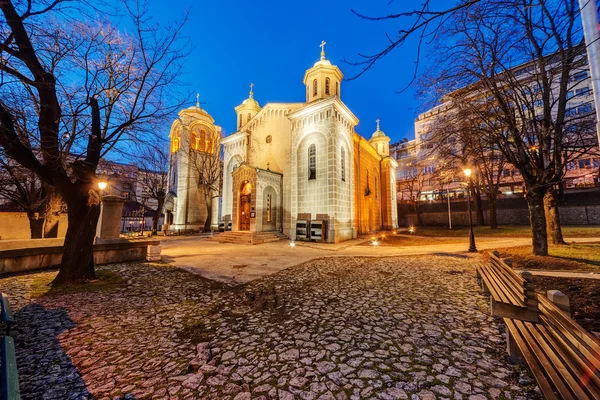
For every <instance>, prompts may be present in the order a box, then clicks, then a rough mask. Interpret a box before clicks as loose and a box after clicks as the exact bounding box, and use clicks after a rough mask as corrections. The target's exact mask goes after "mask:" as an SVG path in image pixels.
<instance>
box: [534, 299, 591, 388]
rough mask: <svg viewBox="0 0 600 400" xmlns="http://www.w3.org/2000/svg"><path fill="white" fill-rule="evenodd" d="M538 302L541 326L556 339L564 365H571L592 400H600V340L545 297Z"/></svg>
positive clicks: (580, 385)
mask: <svg viewBox="0 0 600 400" xmlns="http://www.w3.org/2000/svg"><path fill="white" fill-rule="evenodd" d="M538 298H539V301H540V313H541V315H540V322H541V323H542V324H543V325H544V326H545V327H546V329H547V332H548V334H550V335H552V336H553V337H554V340H555V343H557V346H558V347H559V348H560V351H559V352H558V354H560V356H561V358H562V360H563V361H562V362H563V363H566V364H567V365H568V367H569V369H570V370H571V372H572V373H573V375H574V377H576V383H577V385H578V386H579V387H581V388H582V389H584V390H585V391H586V392H588V393H589V394H590V395H591V398H600V340H599V339H598V338H596V337H595V336H594V335H592V334H590V333H589V332H587V331H586V330H585V329H584V328H583V327H582V326H581V325H579V324H578V323H577V322H575V321H574V320H573V319H571V318H570V317H569V315H568V314H566V313H565V312H564V311H562V310H561V309H560V308H559V307H558V306H557V305H556V304H554V303H552V301H550V300H549V299H547V298H546V297H545V296H543V295H541V294H540V295H539V296H538ZM566 360H570V363H568V362H567V361H566Z"/></svg>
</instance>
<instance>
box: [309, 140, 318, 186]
mask: <svg viewBox="0 0 600 400" xmlns="http://www.w3.org/2000/svg"><path fill="white" fill-rule="evenodd" d="M308 179H309V180H311V179H317V146H316V145H315V144H311V145H310V146H309V147H308Z"/></svg>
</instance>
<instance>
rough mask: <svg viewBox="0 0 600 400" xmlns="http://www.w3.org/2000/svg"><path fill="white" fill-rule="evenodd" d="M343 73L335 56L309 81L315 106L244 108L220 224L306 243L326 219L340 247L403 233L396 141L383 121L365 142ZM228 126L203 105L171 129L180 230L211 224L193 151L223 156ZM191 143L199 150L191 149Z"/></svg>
mask: <svg viewBox="0 0 600 400" xmlns="http://www.w3.org/2000/svg"><path fill="white" fill-rule="evenodd" d="M342 78H343V75H342V72H341V71H340V69H339V68H338V67H337V66H335V65H332V64H331V62H330V61H329V60H327V59H326V58H325V51H324V43H322V50H321V59H320V60H319V61H317V62H316V63H315V64H314V65H313V66H312V67H311V68H309V69H308V70H307V71H306V72H305V74H304V85H305V86H306V102H304V103H267V104H265V105H264V106H262V107H261V106H260V104H259V103H258V102H257V101H256V100H255V99H254V96H253V92H252V86H251V87H250V96H249V98H247V99H246V100H244V101H243V102H242V104H240V105H238V106H237V107H235V112H236V114H237V131H236V132H234V133H233V134H231V135H229V136H227V137H225V138H222V139H221V140H220V142H221V145H222V146H223V147H222V150H223V151H222V154H223V172H222V173H223V176H222V206H221V212H220V215H219V213H218V209H219V207H218V206H217V200H216V199H217V197H216V196H215V200H214V201H215V203H214V205H213V207H212V214H213V215H212V222H213V224H215V225H216V224H217V223H218V221H219V219H220V217H221V218H222V220H223V221H225V223H226V224H227V223H228V222H229V221H231V229H232V230H233V231H250V232H263V231H279V232H281V233H283V234H284V235H286V236H287V237H289V238H291V239H296V222H297V221H310V220H312V221H315V220H317V221H325V222H324V232H323V240H324V241H326V242H331V243H333V242H336V243H337V242H339V241H343V240H347V239H352V238H355V237H356V236H357V235H358V234H360V233H367V232H373V231H377V230H383V229H394V228H395V227H396V226H397V208H396V190H395V188H396V178H395V177H396V172H395V171H396V167H397V163H396V161H395V160H394V159H393V158H392V157H390V154H389V142H390V138H389V137H388V136H386V135H385V133H383V132H382V131H381V130H380V128H379V122H378V123H377V130H376V131H375V132H374V133H373V135H372V137H371V139H365V138H363V137H362V136H360V135H358V134H357V133H356V131H355V127H356V125H357V124H358V119H357V118H356V116H355V115H354V114H353V113H352V111H350V109H349V108H348V107H347V106H346V105H345V104H344V102H343V101H342V100H341V89H342V88H341V83H342ZM220 135H221V128H220V127H218V126H217V125H215V124H214V120H213V118H212V117H211V116H210V115H209V114H208V113H207V112H206V111H205V110H203V109H201V108H200V107H199V105H198V104H197V105H196V106H195V107H190V108H188V109H185V110H182V111H181V112H180V113H179V118H178V119H177V120H176V121H175V122H174V123H173V126H172V128H171V133H170V138H171V153H172V154H171V165H170V174H169V177H170V188H171V190H172V191H174V192H175V193H176V195H177V196H176V198H175V200H174V202H173V204H172V206H171V208H172V209H170V210H168V215H169V218H170V219H171V220H170V221H168V222H171V229H184V227H185V228H187V229H189V228H197V227H199V226H202V225H203V224H204V220H205V218H206V212H204V215H202V214H203V210H205V209H206V207H205V206H204V205H202V204H200V203H201V202H202V198H203V196H200V195H199V194H198V189H197V187H198V185H197V182H196V181H197V180H198V179H197V175H194V173H193V171H191V169H190V166H189V154H190V152H193V151H207V152H213V153H214V154H215V156H217V157H218V156H219V152H218V151H217V150H216V149H214V148H213V146H212V143H217V142H218V140H217V139H218V137H219V136H220ZM183 143H190V145H183V146H182V144H183Z"/></svg>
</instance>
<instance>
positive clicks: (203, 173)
mask: <svg viewBox="0 0 600 400" xmlns="http://www.w3.org/2000/svg"><path fill="white" fill-rule="evenodd" d="M191 140H192V143H191V144H190V145H189V146H187V148H189V152H190V159H189V160H190V161H189V162H190V166H191V170H192V171H193V173H194V175H195V176H196V177H197V180H196V184H197V185H198V190H199V191H200V192H201V196H202V197H203V198H204V203H205V205H206V220H205V221H204V228H203V231H204V232H210V226H211V222H212V221H211V218H212V213H213V200H214V199H215V198H218V197H220V196H221V193H222V190H223V161H222V157H221V136H220V135H218V134H215V135H214V136H212V137H211V138H205V139H201V138H200V137H196V138H194V137H191ZM202 141H204V143H202Z"/></svg>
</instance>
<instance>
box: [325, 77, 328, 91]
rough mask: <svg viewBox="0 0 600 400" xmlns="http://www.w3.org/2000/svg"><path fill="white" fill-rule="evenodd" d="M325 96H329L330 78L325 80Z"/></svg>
mask: <svg viewBox="0 0 600 400" xmlns="http://www.w3.org/2000/svg"><path fill="white" fill-rule="evenodd" d="M325 94H329V78H325Z"/></svg>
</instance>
